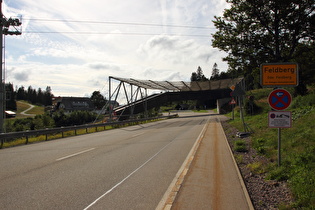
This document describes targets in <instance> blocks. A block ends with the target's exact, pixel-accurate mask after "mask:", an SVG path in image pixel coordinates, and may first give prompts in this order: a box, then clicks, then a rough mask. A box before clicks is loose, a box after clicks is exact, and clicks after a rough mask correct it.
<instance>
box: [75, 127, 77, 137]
mask: <svg viewBox="0 0 315 210" xmlns="http://www.w3.org/2000/svg"><path fill="white" fill-rule="evenodd" d="M74 135H75V136H76V135H77V126H76V125H75V126H74Z"/></svg>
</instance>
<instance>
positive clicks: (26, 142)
mask: <svg viewBox="0 0 315 210" xmlns="http://www.w3.org/2000/svg"><path fill="white" fill-rule="evenodd" d="M27 132H29V130H27V131H26V133H25V134H26V141H25V144H28V134H27Z"/></svg>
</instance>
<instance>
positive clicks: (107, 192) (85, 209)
mask: <svg viewBox="0 0 315 210" xmlns="http://www.w3.org/2000/svg"><path fill="white" fill-rule="evenodd" d="M171 143H173V141H171V142H169V143H168V144H167V145H165V146H164V147H163V148H162V149H160V150H159V151H158V152H157V153H155V154H154V155H153V156H152V157H150V158H149V159H148V160H147V161H145V162H144V163H143V164H142V165H141V166H139V167H138V168H137V169H135V170H134V171H133V172H131V173H130V174H129V175H128V176H126V177H125V178H124V179H123V180H121V181H120V182H118V183H117V184H116V185H114V186H113V187H112V188H111V189H109V190H108V191H106V192H105V193H104V194H103V195H101V196H100V197H98V198H97V199H96V200H95V201H93V202H92V203H91V204H90V205H88V206H87V207H85V208H84V210H87V209H89V208H91V207H92V206H93V205H94V204H95V203H96V202H98V201H99V200H100V199H102V198H103V197H104V196H106V195H107V194H109V193H110V192H111V191H113V190H114V189H115V188H117V187H118V186H119V185H121V184H122V183H124V182H125V181H126V180H127V179H128V178H129V177H131V176H132V175H133V174H134V173H136V172H137V171H139V170H140V169H141V168H142V167H143V166H145V165H146V164H147V163H148V162H150V161H151V160H152V159H153V158H155V157H156V156H157V155H158V154H160V153H161V152H162V151H163V150H164V149H165V148H166V147H168V146H169V145H170V144H171Z"/></svg>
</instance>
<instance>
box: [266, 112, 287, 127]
mask: <svg viewBox="0 0 315 210" xmlns="http://www.w3.org/2000/svg"><path fill="white" fill-rule="evenodd" d="M268 125H269V128H291V127H292V113H291V112H284V111H270V112H269V113H268Z"/></svg>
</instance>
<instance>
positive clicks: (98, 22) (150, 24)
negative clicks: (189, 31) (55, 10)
mask: <svg viewBox="0 0 315 210" xmlns="http://www.w3.org/2000/svg"><path fill="white" fill-rule="evenodd" d="M24 20H29V21H42V22H64V23H71V22H73V23H88V24H91V23H93V24H110V25H134V26H156V27H174V28H195V29H215V28H211V27H207V26H192V25H190V26H189V25H175V24H156V23H135V22H115V21H91V20H65V19H64V20H63V19H40V18H29V19H24Z"/></svg>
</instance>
